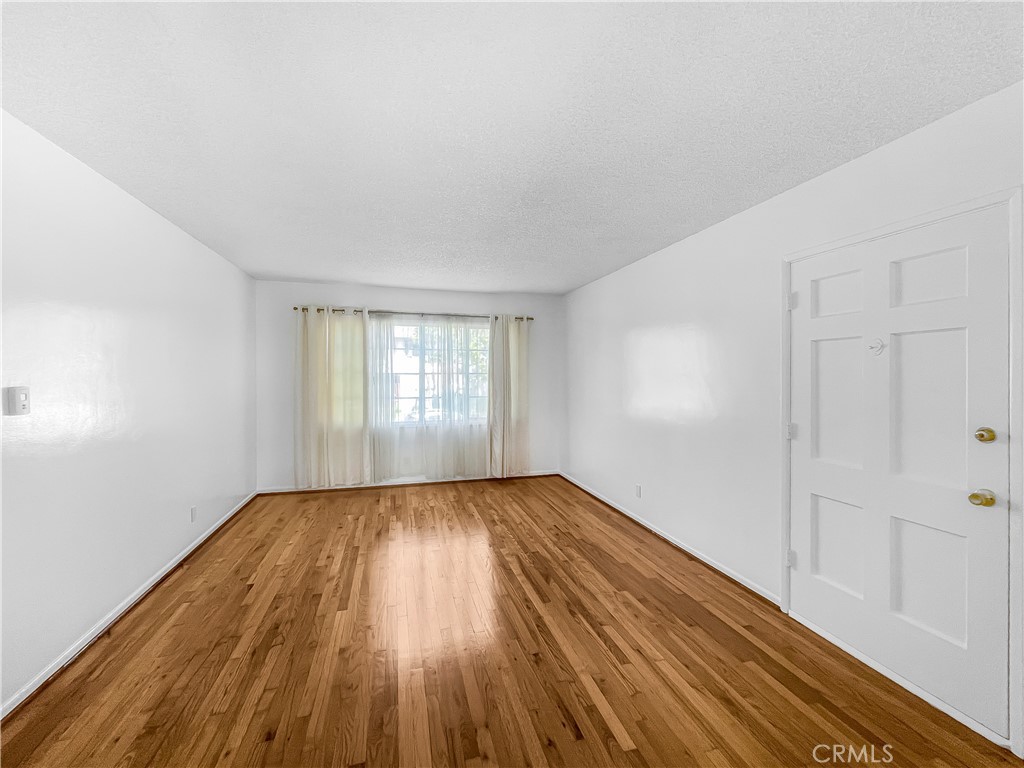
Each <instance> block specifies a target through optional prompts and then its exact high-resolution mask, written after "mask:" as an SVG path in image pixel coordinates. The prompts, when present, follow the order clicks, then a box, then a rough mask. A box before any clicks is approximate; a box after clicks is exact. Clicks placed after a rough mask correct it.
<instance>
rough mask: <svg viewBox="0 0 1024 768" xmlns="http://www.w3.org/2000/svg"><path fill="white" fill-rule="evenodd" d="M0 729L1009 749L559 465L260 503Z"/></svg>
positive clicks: (65, 738) (64, 758) (575, 748)
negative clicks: (581, 484) (544, 470)
mask: <svg viewBox="0 0 1024 768" xmlns="http://www.w3.org/2000/svg"><path fill="white" fill-rule="evenodd" d="M2 739H3V745H2V759H3V766H4V768H19V767H20V766H54V767H55V768H77V767H78V766H90V767H91V766H111V767H113V766H117V767H118V768H130V767H131V766H171V767H172V768H188V767H190V766H325V767H326V766H402V767H403V768H413V767H415V766H430V765H437V766H442V765H444V766H485V765H491V766H509V767H511V766H544V765H549V766H579V767H580V768H584V767H587V768H589V767H590V766H691V765H700V766H756V767H761V766H776V765H778V766H801V765H808V766H813V765H818V764H819V763H817V762H815V760H814V757H815V756H817V757H821V756H823V755H826V754H830V750H831V745H833V744H836V745H842V746H844V748H848V747H849V746H852V747H854V748H855V749H857V750H860V749H863V748H867V749H868V750H871V749H872V748H873V752H866V751H865V752H860V753H859V755H860V756H861V757H864V756H867V755H869V754H873V755H874V757H875V758H876V760H879V761H881V760H883V759H884V758H885V757H886V755H887V754H888V753H887V752H885V751H883V749H884V747H885V746H886V745H889V747H890V749H891V753H892V756H893V760H892V762H891V763H887V764H889V765H894V766H935V768H943V767H953V766H981V765H998V764H1015V765H1017V764H1019V763H1018V761H1016V760H1015V758H1013V757H1012V756H1011V755H1010V753H1009V752H1006V751H1005V750H1002V749H1000V748H998V747H996V746H994V745H992V744H989V743H988V742H986V741H985V740H984V739H982V738H981V737H980V736H977V735H976V734H974V733H972V732H971V731H969V730H968V729H967V728H965V727H963V726H961V725H960V724H958V723H956V722H955V721H953V720H952V719H950V718H949V717H947V716H945V715H943V714H941V713H939V712H938V711H937V710H934V709H932V708H931V707H930V706H928V705H927V704H925V703H924V702H922V701H920V700H919V699H917V698H915V697H913V696H911V695H910V694H909V693H907V692H905V691H904V690H902V689H901V688H899V687H898V686H896V685H895V684H894V683H891V682H890V681H888V680H886V679H885V678H883V677H882V676H881V675H879V674H877V673H875V672H874V671H872V670H870V669H868V668H867V667H865V666H864V665H862V664H860V663H859V662H857V661H855V660H853V659H851V658H850V657H849V656H847V655H845V654H844V653H842V652H841V651H839V650H838V649H836V648H834V647H832V646H830V645H829V644H828V643H826V642H825V641H824V640H822V639H820V638H818V637H817V636H815V635H814V634H812V633H811V632H810V631H809V630H807V629H805V628H803V627H801V626H800V625H798V624H797V623H796V622H794V621H792V620H790V619H789V618H788V617H786V616H784V615H783V614H781V613H780V612H779V611H778V609H777V608H776V607H775V606H773V605H771V604H770V603H768V602H767V601H765V600H763V599H761V598H759V597H757V596H755V595H753V594H751V593H750V592H748V591H747V590H745V589H743V588H742V587H739V586H738V585H736V584H735V583H734V582H732V581H730V580H729V579H727V578H726V577H724V576H722V575H720V574H718V573H717V572H715V571H713V570H712V569H710V568H708V567H707V566H705V565H703V564H702V563H700V562H698V561H696V560H694V559H693V558H691V557H689V556H688V555H686V554H684V553H682V552H680V551H679V550H677V549H675V548H673V547H672V546H670V545H669V544H667V543H666V542H664V541H662V540H661V539H659V538H657V537H656V536H654V535H653V534H651V533H649V532H648V531H646V530H644V529H643V528H641V527H640V526H638V525H636V524H635V523H633V522H632V521H630V520H628V519H627V518H625V517H623V516H621V515H620V514H618V513H617V512H615V511H614V510H612V509H610V508H609V507H607V506H605V505H604V504H602V503H601V502H599V501H597V500H595V499H594V498H592V497H590V496H588V495H587V494H585V493H583V492H582V491H580V490H579V489H577V488H576V487H574V486H573V485H571V484H570V483H568V482H567V481H566V480H564V479H562V478H559V477H537V478H524V479H517V480H488V481H473V482H465V483H450V484H436V485H419V486H404V487H391V488H378V489H362V490H348V491H339V492H327V493H312V494H292V495H279V496H269V497H259V498H257V499H256V500H255V501H253V502H252V503H251V504H250V505H249V506H248V507H247V508H246V509H245V510H243V511H242V512H240V513H239V514H238V515H237V516H236V517H235V519H234V520H232V521H231V522H230V523H229V524H228V525H227V526H225V527H224V528H223V529H222V530H221V531H220V532H218V533H217V534H216V535H215V537H214V538H213V539H212V540H211V541H210V542H209V543H208V544H207V545H206V546H204V547H202V548H201V549H200V550H199V551H198V552H196V553H195V554H194V555H193V556H192V557H191V558H190V559H189V560H188V561H186V563H185V564H184V566H183V567H181V568H179V569H178V570H177V571H175V572H174V573H173V574H172V575H171V576H170V577H169V578H168V579H166V580H165V581H164V583H162V584H161V585H159V586H158V587H157V589H156V590H154V591H153V592H152V593H151V594H150V595H149V596H147V597H146V598H145V599H144V600H143V601H142V602H141V603H140V604H139V605H138V606H136V607H135V608H134V609H133V610H132V611H131V612H130V613H129V614H128V615H127V616H126V617H125V618H124V619H122V620H121V621H120V622H118V623H117V624H116V625H115V626H114V627H113V628H112V629H111V631H110V632H109V633H108V634H107V635H105V636H103V637H102V638H101V639H100V640H98V641H97V642H96V643H95V644H93V645H92V646H91V647H89V648H88V649H87V650H86V651H85V652H84V653H83V654H82V655H81V656H80V657H79V658H78V659H77V660H76V661H75V662H73V663H72V664H71V665H70V666H69V667H68V668H67V669H65V670H64V671H63V672H62V673H60V674H59V675H58V677H57V678H56V679H54V680H53V682H52V683H51V684H50V685H48V686H47V687H45V688H44V689H43V690H42V691H41V692H40V693H39V694H38V695H36V696H35V697H34V698H33V699H31V700H30V701H29V702H27V703H26V704H25V705H24V706H22V707H21V708H20V709H18V710H17V711H16V712H15V713H13V715H11V716H10V717H9V718H8V719H7V720H5V721H4V723H3V731H2ZM817 745H826V749H827V750H829V752H826V751H822V749H819V750H818V752H817V753H814V752H813V750H814V749H815V747H816V746H817ZM825 764H828V763H825ZM831 764H833V765H836V764H839V763H838V762H836V761H832V762H831ZM842 764H844V765H846V764H849V763H842ZM858 764H864V763H863V761H861V762H860V763H858Z"/></svg>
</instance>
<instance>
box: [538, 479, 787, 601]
mask: <svg viewBox="0 0 1024 768" xmlns="http://www.w3.org/2000/svg"><path fill="white" fill-rule="evenodd" d="M558 474H560V475H561V476H562V477H564V478H565V479H566V480H568V481H569V482H570V483H572V484H573V485H575V486H577V487H579V488H582V489H583V490H584V491H586V492H587V493H589V494H590V495H591V496H594V497H595V498H598V499H600V500H601V501H603V502H604V503H605V504H607V505H608V506H609V507H611V508H612V509H614V510H616V511H618V512H621V513H622V514H624V515H625V516H626V517H628V518H630V519H632V520H634V521H636V522H638V523H640V525H642V526H643V527H644V528H646V529H647V530H649V531H653V532H654V533H656V534H658V535H659V536H661V537H662V538H663V539H665V540H666V541H670V542H672V543H673V544H674V545H675V546H677V547H679V548H680V549H681V550H683V551H684V552H686V553H688V554H690V555H693V556H694V557H696V558H697V559H698V560H703V561H704V562H705V563H707V564H708V565H710V566H711V567H712V568H714V569H715V570H716V571H720V572H722V573H723V574H725V575H726V576H728V577H729V578H730V579H732V580H733V581H735V582H737V583H739V584H742V585H743V586H744V587H746V588H747V589H749V590H750V591H752V592H756V593H757V594H759V595H760V596H761V597H763V598H765V599H767V600H771V601H772V602H773V603H775V604H776V605H778V604H779V596H778V595H776V594H775V593H774V592H771V591H769V590H767V589H765V588H764V587H762V586H761V585H760V584H757V583H756V582H753V581H751V580H750V579H748V578H746V577H745V576H742V575H740V574H738V573H736V571H734V570H733V569H732V568H730V567H729V566H727V565H724V564H722V563H720V562H718V561H717V560H715V559H714V558H713V557H708V556H707V555H705V554H704V553H703V552H701V551H700V550H697V549H694V548H693V547H691V546H689V545H688V544H685V543H683V542H682V541H680V540H679V539H677V538H676V537H675V536H672V535H671V534H669V533H666V532H665V531H663V530H661V529H660V528H658V526H656V525H654V524H653V523H651V522H650V521H648V520H645V519H644V518H642V517H641V516H640V515H638V514H636V513H634V512H631V511H630V510H628V509H626V508H625V507H623V506H620V505H619V504H616V503H615V502H614V501H612V500H611V499H609V498H608V497H607V496H605V495H603V494H601V493H598V492H597V491H595V490H594V489H593V488H590V487H588V486H587V485H585V484H583V483H581V482H580V481H579V480H577V479H576V478H574V477H572V476H571V475H567V474H566V473H565V472H559V473H558Z"/></svg>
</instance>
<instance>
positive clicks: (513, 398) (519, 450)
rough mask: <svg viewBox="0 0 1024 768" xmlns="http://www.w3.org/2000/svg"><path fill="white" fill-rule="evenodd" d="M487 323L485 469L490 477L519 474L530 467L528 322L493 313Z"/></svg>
mask: <svg viewBox="0 0 1024 768" xmlns="http://www.w3.org/2000/svg"><path fill="white" fill-rule="evenodd" d="M490 325H491V327H490V369H489V376H488V385H489V398H488V418H487V421H488V465H489V466H488V469H489V472H490V474H491V476H492V477H509V476H511V475H522V474H524V473H526V472H527V471H528V470H529V467H530V441H529V430H528V424H529V418H530V398H529V358H530V323H529V321H528V320H526V319H525V318H519V319H517V318H515V317H514V316H512V315H495V316H493V317H491V323H490Z"/></svg>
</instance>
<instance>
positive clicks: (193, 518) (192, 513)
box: [188, 507, 196, 523]
mask: <svg viewBox="0 0 1024 768" xmlns="http://www.w3.org/2000/svg"><path fill="white" fill-rule="evenodd" d="M188 521H189V522H190V523H194V522H195V521H196V508H195V507H189V508H188Z"/></svg>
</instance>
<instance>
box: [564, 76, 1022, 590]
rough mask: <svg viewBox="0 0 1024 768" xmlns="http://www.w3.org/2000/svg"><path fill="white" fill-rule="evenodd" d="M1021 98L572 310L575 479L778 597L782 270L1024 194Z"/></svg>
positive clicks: (955, 121)
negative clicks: (1015, 190)
mask: <svg viewBox="0 0 1024 768" xmlns="http://www.w3.org/2000/svg"><path fill="white" fill-rule="evenodd" d="M1022 96H1024V94H1022V88H1021V85H1020V84H1017V85H1015V86H1012V87H1010V88H1008V89H1006V90H1003V91H1001V92H999V93H996V94H993V95H992V96H989V97H987V98H985V99H983V100H981V101H979V102H976V103H975V104H972V105H970V106H968V107H966V108H964V109H962V110H960V111H959V112H956V113H954V114H952V115H949V116H947V117H945V118H943V119H942V120H939V121H937V122H935V123H932V124H931V125H928V126H926V127H924V128H922V129H920V130H918V131H916V132H914V133H912V134H909V135H907V136H905V137H903V138H901V139H899V140H897V141H895V142H892V143H891V144H888V145H886V146H884V147H881V148H879V149H877V150H875V151H874V152H871V153H870V154H867V155H865V156H863V157H860V158H858V159H857V160H854V161H852V162H850V163H847V164H846V165H843V166H841V167H839V168H837V169H835V170H833V171H830V172H829V173H827V174H824V175H823V176H820V177H818V178H816V179H814V180H812V181H809V182H807V183H805V184H803V185H801V186H799V187H796V188H795V189H792V190H789V191H788V192H785V193H783V194H781V195H779V196H777V197H775V198H772V199H771V200H768V201H766V202H764V203H762V204H760V205H758V206H756V207H754V208H751V209H749V210H747V211H744V212H743V213H740V214H738V215H736V216H733V217H732V218H730V219H727V220H726V221H723V222H721V223H720V224H717V225H715V226H713V227H710V228H709V229H706V230H704V231H702V232H700V233H698V234H696V235H694V236H692V237H690V238H688V239H686V240H683V241H681V242H678V243H675V244H674V245H671V246H669V247H668V248H665V249H664V250H662V251H659V252H657V253H655V254H653V255H651V256H649V257H647V258H645V259H642V260H641V261H639V262H636V263H634V264H632V265H630V266H628V267H625V268H624V269H621V270H619V271H618V272H615V273H613V274H611V275H608V276H607V277H604V278H602V279H600V280H598V281H596V282H593V283H591V284H589V285H586V286H584V287H582V288H580V289H578V290H576V291H573V292H572V293H570V294H568V297H567V307H566V327H567V347H568V367H567V371H568V374H567V392H568V393H569V396H568V439H567V457H566V459H567V460H566V464H565V467H566V471H567V474H569V475H571V476H572V477H573V478H575V479H576V480H578V481H579V482H581V483H582V484H583V485H585V486H586V487H588V488H590V489H592V490H594V491H596V492H597V493H599V494H601V495H603V496H605V497H606V498H608V499H609V500H610V501H611V502H612V503H614V504H615V505H617V506H619V507H620V508H623V509H626V510H628V511H629V512H630V513H632V514H634V515H635V516H638V517H641V518H643V519H644V520H646V521H647V522H648V523H649V524H651V525H652V526H654V527H655V528H657V529H659V530H661V531H663V532H664V533H666V534H667V535H669V536H670V537H672V538H674V539H675V540H677V541H678V542H680V543H681V544H683V545H685V546H686V547H688V548H691V549H692V550H695V551H697V552H699V553H701V554H702V555H703V556H704V557H705V558H706V559H709V560H711V561H714V562H715V563H716V564H718V565H719V566H720V567H722V568H723V569H724V570H726V571H727V572H730V573H732V574H733V575H734V576H737V577H738V578H740V579H741V580H742V581H745V582H746V583H747V584H749V585H750V586H753V587H754V588H755V589H757V590H759V591H761V592H763V593H765V594H767V595H769V596H772V597H775V596H776V595H777V594H778V593H779V590H780V569H781V564H780V556H779V552H780V545H779V542H780V527H779V526H780V524H779V514H780V513H779V497H780V489H781V480H780V461H781V457H780V448H779V421H780V411H779V408H780V406H779V402H780V397H779V396H780V384H779V368H780V366H779V354H780V352H779V350H780V330H779V324H780V315H781V312H782V309H781V297H782V289H781V277H780V262H781V261H782V259H783V257H784V256H785V255H787V254H790V253H793V252H795V251H798V250H802V249H804V248H808V247H812V246H815V245H818V244H821V243H825V242H829V241H832V240H836V239H839V238H842V237H846V236H849V235H854V234H857V233H860V232H864V231H866V230H870V229H873V228H876V227H879V226H883V225H885V224H889V223H892V222H897V221H900V220H902V219H906V218H910V217H912V216H915V215H917V214H921V213H926V212H929V211H932V210H935V209H939V208H943V207H947V206H951V205H955V204H957V203H960V202H963V201H966V200H970V199H972V198H976V197H980V196H982V195H984V194H987V193H990V192H995V191H998V190H1003V189H1007V188H1010V187H1013V186H1017V185H1020V184H1021V183H1022V170H1021V168H1022V154H1021V153H1022V150H1021V145H1022V127H1021V102H1022ZM612 308H614V311H611V309H612ZM665 358H667V361H666V359H665ZM659 372H660V373H661V379H660V386H654V387H652V386H649V383H650V381H652V380H653V377H656V376H658V375H659ZM645 382H647V384H645ZM635 483H642V485H643V494H642V498H636V496H635V495H634V484H635Z"/></svg>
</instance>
